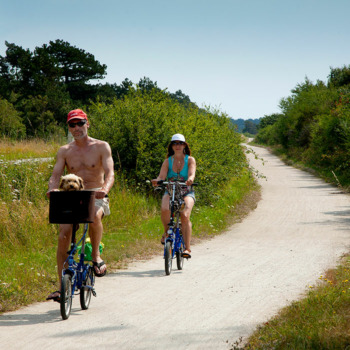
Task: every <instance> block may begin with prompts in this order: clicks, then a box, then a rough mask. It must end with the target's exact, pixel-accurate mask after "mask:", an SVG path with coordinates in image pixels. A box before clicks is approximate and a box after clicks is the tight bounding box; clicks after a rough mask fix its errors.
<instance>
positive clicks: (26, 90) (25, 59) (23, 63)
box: [0, 40, 195, 139]
mask: <svg viewBox="0 0 350 350" xmlns="http://www.w3.org/2000/svg"><path fill="white" fill-rule="evenodd" d="M5 45H6V47H7V49H6V53H5V55H4V56H0V135H1V136H6V137H10V138H16V139H23V138H27V137H42V138H49V137H51V136H52V135H54V134H62V133H64V130H65V122H66V116H67V111H69V110H70V109H75V108H78V107H81V108H86V106H89V105H90V104H91V103H92V102H96V101H97V100H99V101H105V102H111V101H113V99H123V97H124V96H125V95H127V94H128V93H129V92H130V90H131V89H133V88H136V89H139V90H141V91H143V92H147V91H152V90H157V91H159V92H162V93H163V94H164V95H167V96H169V97H170V98H171V99H172V100H174V101H177V102H179V103H181V104H183V105H185V106H195V104H194V103H192V102H191V100H190V98H189V97H188V96H187V95H185V94H184V93H183V92H182V91H181V90H178V91H176V92H175V93H170V92H167V91H166V90H162V89H161V88H159V87H158V86H157V83H156V82H153V81H151V80H150V79H149V78H147V77H144V78H142V79H140V81H139V82H138V84H134V83H133V82H132V81H130V80H129V79H128V78H125V80H124V81H123V82H122V83H121V84H120V85H118V84H109V83H105V84H101V83H96V84H93V81H96V80H99V79H103V78H104V77H105V76H106V74H107V66H106V65H105V64H101V63H100V62H99V61H97V60H96V59H95V57H94V55H92V54H91V53H88V52H86V51H84V50H83V49H79V48H77V47H75V46H72V45H71V44H69V43H68V42H65V41H63V40H56V41H50V42H49V44H44V45H42V46H41V47H36V48H35V49H34V50H33V51H30V50H29V49H23V48H22V47H21V46H18V45H16V44H14V43H8V42H5Z"/></svg>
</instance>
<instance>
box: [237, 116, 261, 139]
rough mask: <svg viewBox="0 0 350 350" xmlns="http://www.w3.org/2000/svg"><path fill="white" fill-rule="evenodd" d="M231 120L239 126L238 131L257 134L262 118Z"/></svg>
mask: <svg viewBox="0 0 350 350" xmlns="http://www.w3.org/2000/svg"><path fill="white" fill-rule="evenodd" d="M231 122H232V123H233V124H234V125H236V126H237V131H238V132H241V133H243V134H244V133H247V134H251V135H255V134H257V132H258V128H259V123H260V119H247V120H245V119H242V118H239V119H231Z"/></svg>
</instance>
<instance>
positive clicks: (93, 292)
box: [92, 288, 97, 297]
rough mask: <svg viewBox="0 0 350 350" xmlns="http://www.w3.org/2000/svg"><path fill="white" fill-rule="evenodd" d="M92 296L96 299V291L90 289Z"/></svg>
mask: <svg viewBox="0 0 350 350" xmlns="http://www.w3.org/2000/svg"><path fill="white" fill-rule="evenodd" d="M92 295H93V296H94V297H97V294H96V291H95V289H94V288H92Z"/></svg>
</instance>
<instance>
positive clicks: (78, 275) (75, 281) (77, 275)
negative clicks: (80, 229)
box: [62, 223, 96, 297]
mask: <svg viewBox="0 0 350 350" xmlns="http://www.w3.org/2000/svg"><path fill="white" fill-rule="evenodd" d="M76 226H77V225H76V224H73V230H72V239H71V246H70V250H69V251H68V254H69V255H68V258H67V260H66V261H65V263H64V264H63V269H62V278H63V276H64V275H65V274H69V275H71V277H72V297H74V293H75V291H76V290H78V289H80V288H81V287H82V286H83V283H84V281H85V279H86V275H87V274H88V272H89V268H90V265H89V264H85V263H84V259H85V239H86V233H87V230H88V227H89V225H88V224H87V223H86V224H84V233H83V236H82V237H81V239H80V240H79V242H78V244H76V237H75V236H76V231H77V230H76ZM80 243H81V252H80V257H79V261H78V262H76V261H75V260H74V255H75V254H76V252H77V250H78V245H79V244H80ZM66 263H68V266H67V267H66V268H65V265H66ZM85 288H90V289H91V290H92V293H93V295H94V296H96V293H95V289H94V288H93V286H85Z"/></svg>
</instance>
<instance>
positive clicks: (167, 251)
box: [164, 241, 173, 275]
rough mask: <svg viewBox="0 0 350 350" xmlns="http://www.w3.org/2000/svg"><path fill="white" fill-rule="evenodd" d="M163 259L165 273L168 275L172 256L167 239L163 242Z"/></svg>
mask: <svg viewBox="0 0 350 350" xmlns="http://www.w3.org/2000/svg"><path fill="white" fill-rule="evenodd" d="M164 261H165V274H166V275H170V273H171V268H172V263H173V257H172V248H171V242H169V241H168V242H166V243H165V248H164Z"/></svg>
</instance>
